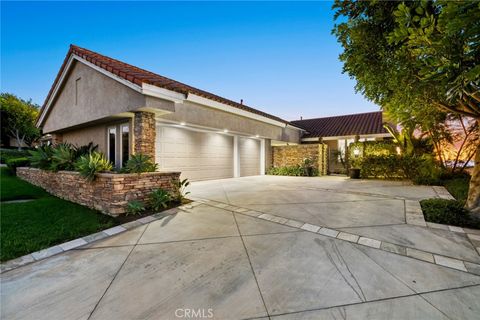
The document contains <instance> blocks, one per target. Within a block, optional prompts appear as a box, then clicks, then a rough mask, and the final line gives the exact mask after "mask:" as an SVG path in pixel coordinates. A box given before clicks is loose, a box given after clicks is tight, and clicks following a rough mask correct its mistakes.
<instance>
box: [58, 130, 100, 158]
mask: <svg viewBox="0 0 480 320" xmlns="http://www.w3.org/2000/svg"><path fill="white" fill-rule="evenodd" d="M62 141H63V142H69V143H72V144H75V145H77V146H81V145H85V144H88V143H90V142H93V143H94V144H98V151H100V152H102V153H105V152H106V151H107V126H106V125H103V124H102V125H96V126H91V127H87V128H82V129H76V130H71V131H67V132H64V133H63V134H62Z"/></svg>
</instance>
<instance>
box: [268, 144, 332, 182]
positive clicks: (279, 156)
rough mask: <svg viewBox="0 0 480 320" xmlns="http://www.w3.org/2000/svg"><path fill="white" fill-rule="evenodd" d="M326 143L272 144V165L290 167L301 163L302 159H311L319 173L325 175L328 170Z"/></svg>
mask: <svg viewBox="0 0 480 320" xmlns="http://www.w3.org/2000/svg"><path fill="white" fill-rule="evenodd" d="M327 155H328V153H327V145H326V144H299V145H291V146H273V147H272V159H273V161H272V162H273V166H274V167H290V166H296V165H301V164H302V163H303V161H304V159H306V158H308V159H310V160H312V161H313V163H314V166H315V167H316V168H318V172H319V174H320V175H326V174H327V170H328V161H327V160H328V157H327Z"/></svg>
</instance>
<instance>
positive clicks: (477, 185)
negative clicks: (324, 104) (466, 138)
mask: <svg viewBox="0 0 480 320" xmlns="http://www.w3.org/2000/svg"><path fill="white" fill-rule="evenodd" d="M333 8H334V9H335V10H336V16H335V17H336V20H337V24H336V25H335V27H334V30H333V33H334V34H335V35H336V36H337V39H338V41H339V42H340V43H341V44H342V46H343V49H344V51H343V53H342V54H341V55H340V60H341V61H342V62H343V63H344V72H346V73H347V74H349V75H350V76H351V77H352V78H355V79H356V90H357V91H359V92H361V93H362V94H363V95H364V96H365V97H366V98H368V99H370V100H371V101H373V102H375V103H377V104H378V105H380V106H381V107H382V108H383V109H384V110H387V111H388V112H389V114H394V115H398V116H399V117H403V118H405V117H409V116H410V117H415V116H421V115H423V114H431V113H432V111H433V112H438V113H440V112H448V113H452V114H454V115H463V116H467V117H471V118H474V119H475V120H476V121H477V122H479V123H480V63H479V62H480V3H479V2H473V1H465V2H464V1H447V0H439V1H408V2H396V1H356V0H346V1H339V0H337V1H336V2H335V4H334V6H333ZM476 150H477V151H476V156H475V168H474V171H473V173H472V178H471V182H470V189H469V196H468V200H467V203H466V206H467V208H468V209H470V210H472V211H473V212H477V213H480V145H477V146H476Z"/></svg>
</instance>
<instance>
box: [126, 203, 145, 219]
mask: <svg viewBox="0 0 480 320" xmlns="http://www.w3.org/2000/svg"><path fill="white" fill-rule="evenodd" d="M143 211H145V205H144V204H143V202H141V201H138V200H132V201H130V202H128V204H127V212H126V215H127V216H128V215H131V214H132V215H139V214H142V212H143Z"/></svg>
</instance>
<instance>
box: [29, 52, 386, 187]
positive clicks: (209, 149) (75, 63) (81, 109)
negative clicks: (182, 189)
mask: <svg viewBox="0 0 480 320" xmlns="http://www.w3.org/2000/svg"><path fill="white" fill-rule="evenodd" d="M37 126H38V127H40V128H42V130H43V133H44V134H45V135H46V137H47V138H48V139H49V140H50V141H52V142H54V143H58V142H69V143H72V144H77V145H83V144H87V143H89V142H94V143H95V144H98V146H99V151H101V152H103V153H104V154H105V155H106V156H107V158H108V159H109V160H110V161H111V162H112V163H114V164H115V166H116V167H121V166H122V165H123V164H124V163H125V162H126V161H127V160H128V158H129V156H130V155H131V154H135V153H143V154H146V155H148V156H150V157H152V158H153V159H154V160H155V162H157V163H158V164H159V167H160V170H162V171H181V172H182V177H185V178H188V179H190V180H192V181H195V180H208V179H221V178H232V177H243V176H250V175H259V174H264V173H265V171H266V170H267V169H268V168H269V167H270V166H271V164H272V147H271V146H274V145H287V144H289V145H297V144H301V143H318V142H321V141H323V142H324V143H327V144H328V145H329V146H330V148H331V150H337V149H339V148H340V149H341V148H342V146H344V145H346V144H347V143H348V142H349V141H351V140H352V141H353V139H354V137H355V136H360V138H362V139H364V138H365V139H378V138H383V137H386V136H388V133H387V132H386V131H385V130H384V129H383V126H382V116H381V113H378V112H377V113H368V114H360V115H349V116H341V117H331V118H319V119H309V120H300V121H293V122H288V121H286V120H283V119H281V118H279V117H276V116H274V115H271V114H268V113H265V112H262V111H260V110H258V109H254V108H251V107H249V106H246V105H245V104H243V103H242V102H240V103H239V102H235V101H232V100H229V99H225V98H223V97H220V96H218V95H215V94H213V93H210V92H207V91H203V90H200V89H197V88H194V87H191V86H189V85H186V84H183V83H181V82H178V81H175V80H172V79H169V78H166V77H163V76H160V75H157V74H155V73H152V72H149V71H147V70H144V69H140V68H137V67H135V66H132V65H129V64H127V63H124V62H121V61H118V60H115V59H112V58H109V57H107V56H104V55H101V54H99V53H96V52H93V51H90V50H87V49H84V48H80V47H78V46H74V45H71V46H70V49H69V51H68V53H67V55H66V57H65V60H64V62H63V64H62V66H61V68H60V70H59V72H58V74H57V77H56V79H55V81H54V83H53V85H52V87H51V89H50V91H49V93H48V95H47V98H46V100H45V103H44V105H43V107H42V109H41V110H40V115H39V117H38V119H37Z"/></svg>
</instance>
